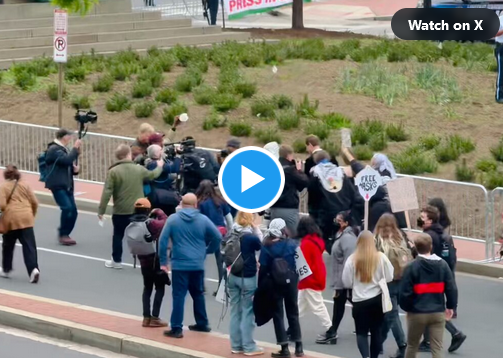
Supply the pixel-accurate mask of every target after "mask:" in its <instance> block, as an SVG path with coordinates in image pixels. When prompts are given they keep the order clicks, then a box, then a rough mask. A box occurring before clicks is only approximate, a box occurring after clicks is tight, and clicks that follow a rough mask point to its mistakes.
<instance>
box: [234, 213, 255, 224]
mask: <svg viewBox="0 0 503 358" xmlns="http://www.w3.org/2000/svg"><path fill="white" fill-rule="evenodd" d="M236 223H237V224H239V225H241V226H242V227H252V228H253V227H255V215H254V214H250V213H245V212H243V211H238V213H237V215H236Z"/></svg>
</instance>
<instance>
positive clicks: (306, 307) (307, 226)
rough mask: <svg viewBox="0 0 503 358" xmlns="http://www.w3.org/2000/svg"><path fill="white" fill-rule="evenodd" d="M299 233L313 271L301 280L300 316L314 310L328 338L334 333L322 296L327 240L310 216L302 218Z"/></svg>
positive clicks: (303, 250)
mask: <svg viewBox="0 0 503 358" xmlns="http://www.w3.org/2000/svg"><path fill="white" fill-rule="evenodd" d="M297 234H298V236H299V237H300V238H301V241H300V249H301V250H302V254H303V255H304V258H305V259H306V262H307V264H308V265H309V268H310V269H311V272H312V274H311V275H309V276H308V277H306V278H304V279H301V281H299V286H298V287H299V302H298V303H299V317H302V316H304V315H305V314H306V312H312V313H314V314H315V315H316V316H318V317H319V318H320V320H321V324H322V325H323V327H324V328H325V332H326V333H323V334H321V335H320V337H321V336H323V338H326V337H327V335H331V334H333V333H331V331H330V327H332V320H331V319H330V315H329V313H328V310H327V307H326V306H325V303H324V301H323V296H322V293H323V291H324V290H325V285H326V278H327V269H326V268H325V262H324V261H323V252H324V251H325V242H324V241H323V239H322V234H321V230H320V228H319V227H318V225H316V223H315V221H314V219H313V218H311V217H309V216H306V217H303V218H302V219H300V221H299V226H298V228H297ZM320 337H318V338H320Z"/></svg>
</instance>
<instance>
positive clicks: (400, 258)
mask: <svg viewBox="0 0 503 358" xmlns="http://www.w3.org/2000/svg"><path fill="white" fill-rule="evenodd" d="M374 234H375V240H376V248H377V250H378V251H379V252H382V253H383V254H385V255H386V257H387V258H388V259H389V261H390V262H391V264H392V265H393V281H391V282H389V283H388V290H389V294H390V298H391V303H392V304H393V308H392V310H391V311H390V312H387V313H386V314H385V315H384V324H383V330H382V341H383V344H384V342H385V341H386V339H387V338H388V332H389V330H390V329H391V331H392V332H393V336H394V337H395V341H396V344H397V345H398V350H397V352H396V353H395V354H394V355H392V356H390V358H404V356H405V350H406V348H407V340H406V338H405V333H404V331H403V328H402V322H401V321H400V317H399V314H398V311H399V293H400V280H401V278H402V275H403V271H404V269H405V267H406V266H407V265H408V264H409V263H410V262H411V261H412V254H411V251H410V249H409V247H408V246H407V239H406V238H405V237H404V235H403V234H402V232H401V231H400V229H399V228H398V225H397V221H396V218H395V216H394V215H392V214H384V215H382V216H381V217H380V218H379V221H377V224H376V227H375V229H374Z"/></svg>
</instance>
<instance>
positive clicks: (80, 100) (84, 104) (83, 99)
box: [72, 96, 91, 109]
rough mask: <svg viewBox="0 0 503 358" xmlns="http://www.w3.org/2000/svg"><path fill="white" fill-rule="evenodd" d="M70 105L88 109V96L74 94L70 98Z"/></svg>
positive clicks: (89, 106)
mask: <svg viewBox="0 0 503 358" xmlns="http://www.w3.org/2000/svg"><path fill="white" fill-rule="evenodd" d="M72 107H73V108H75V109H89V108H91V102H90V101H89V97H88V96H74V97H73V98H72Z"/></svg>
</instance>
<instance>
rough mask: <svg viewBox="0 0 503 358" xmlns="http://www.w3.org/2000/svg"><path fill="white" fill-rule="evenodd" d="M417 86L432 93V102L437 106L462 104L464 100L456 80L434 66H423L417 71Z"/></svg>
mask: <svg viewBox="0 0 503 358" xmlns="http://www.w3.org/2000/svg"><path fill="white" fill-rule="evenodd" d="M416 84H417V85H418V87H419V88H421V89H423V90H427V91H428V92H429V93H430V101H431V102H433V103H435V104H443V105H445V104H448V103H452V102H460V101H461V99H462V93H461V89H460V88H459V85H458V81H457V80H456V78H455V77H454V76H453V75H450V74H449V73H447V72H446V71H445V70H444V69H439V68H437V67H435V66H434V65H432V64H428V65H426V66H422V67H420V68H419V69H418V70H417V71H416Z"/></svg>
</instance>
